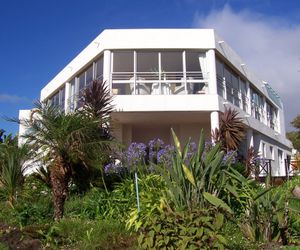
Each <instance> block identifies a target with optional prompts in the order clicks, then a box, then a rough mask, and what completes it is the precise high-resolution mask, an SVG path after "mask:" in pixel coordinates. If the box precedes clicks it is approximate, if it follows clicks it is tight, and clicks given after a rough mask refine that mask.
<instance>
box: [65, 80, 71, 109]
mask: <svg viewBox="0 0 300 250" xmlns="http://www.w3.org/2000/svg"><path fill="white" fill-rule="evenodd" d="M70 97H71V83H69V82H67V83H66V86H65V113H68V112H69V111H70V101H71V100H70Z"/></svg>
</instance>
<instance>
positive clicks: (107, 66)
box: [103, 50, 112, 90]
mask: <svg viewBox="0 0 300 250" xmlns="http://www.w3.org/2000/svg"><path fill="white" fill-rule="evenodd" d="M111 64H112V60H111V52H110V51H109V50H105V51H104V55H103V81H104V82H106V84H107V86H108V87H109V89H110V90H111V89H112V86H111V84H112V83H111V75H110V72H111Z"/></svg>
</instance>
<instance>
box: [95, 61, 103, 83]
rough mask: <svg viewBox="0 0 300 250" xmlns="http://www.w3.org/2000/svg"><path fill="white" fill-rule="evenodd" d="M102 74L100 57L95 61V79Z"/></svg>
mask: <svg viewBox="0 0 300 250" xmlns="http://www.w3.org/2000/svg"><path fill="white" fill-rule="evenodd" d="M102 76H103V57H100V58H99V59H98V60H97V61H96V79H98V78H102Z"/></svg>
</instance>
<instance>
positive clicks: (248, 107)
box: [246, 82, 252, 115]
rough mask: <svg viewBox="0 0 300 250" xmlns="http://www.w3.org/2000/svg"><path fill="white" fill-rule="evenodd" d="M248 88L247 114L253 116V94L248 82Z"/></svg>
mask: <svg viewBox="0 0 300 250" xmlns="http://www.w3.org/2000/svg"><path fill="white" fill-rule="evenodd" d="M246 88H247V111H246V112H247V113H248V114H250V115H251V112H252V111H251V93H250V83H249V82H246Z"/></svg>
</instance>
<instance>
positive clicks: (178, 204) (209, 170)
mask: <svg viewBox="0 0 300 250" xmlns="http://www.w3.org/2000/svg"><path fill="white" fill-rule="evenodd" d="M172 135H173V140H174V144H175V150H176V153H175V154H174V156H173V159H172V167H171V168H164V167H159V166H158V169H159V171H160V173H161V175H162V177H163V178H164V180H165V181H166V184H167V188H168V192H167V193H165V198H166V199H165V200H166V204H167V206H168V207H172V206H173V207H175V209H178V210H185V209H188V210H193V209H194V208H197V207H200V208H204V207H205V206H206V205H208V204H210V205H214V206H216V207H220V208H221V209H224V210H225V211H227V212H229V213H232V210H231V209H230V207H229V206H228V205H227V204H226V203H225V202H224V201H222V200H221V199H220V193H221V191H222V190H225V189H226V187H227V186H228V179H227V174H226V170H228V169H229V165H230V163H229V162H230V160H231V159H230V157H229V158H228V159H227V160H226V161H225V162H224V161H223V157H224V152H223V151H222V150H221V147H220V145H219V144H217V145H215V146H214V147H213V148H212V149H211V150H209V151H208V152H205V143H204V135H203V131H201V135H200V139H199V143H198V149H197V151H196V153H195V154H193V155H192V157H191V158H190V160H189V161H188V160H187V152H188V148H189V144H190V142H188V143H187V144H186V145H185V146H184V147H183V149H181V145H180V142H179V140H178V138H177V136H176V134H175V132H174V131H173V130H172ZM233 189H234V188H233V187H232V188H231V190H233ZM227 191H228V190H227Z"/></svg>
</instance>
